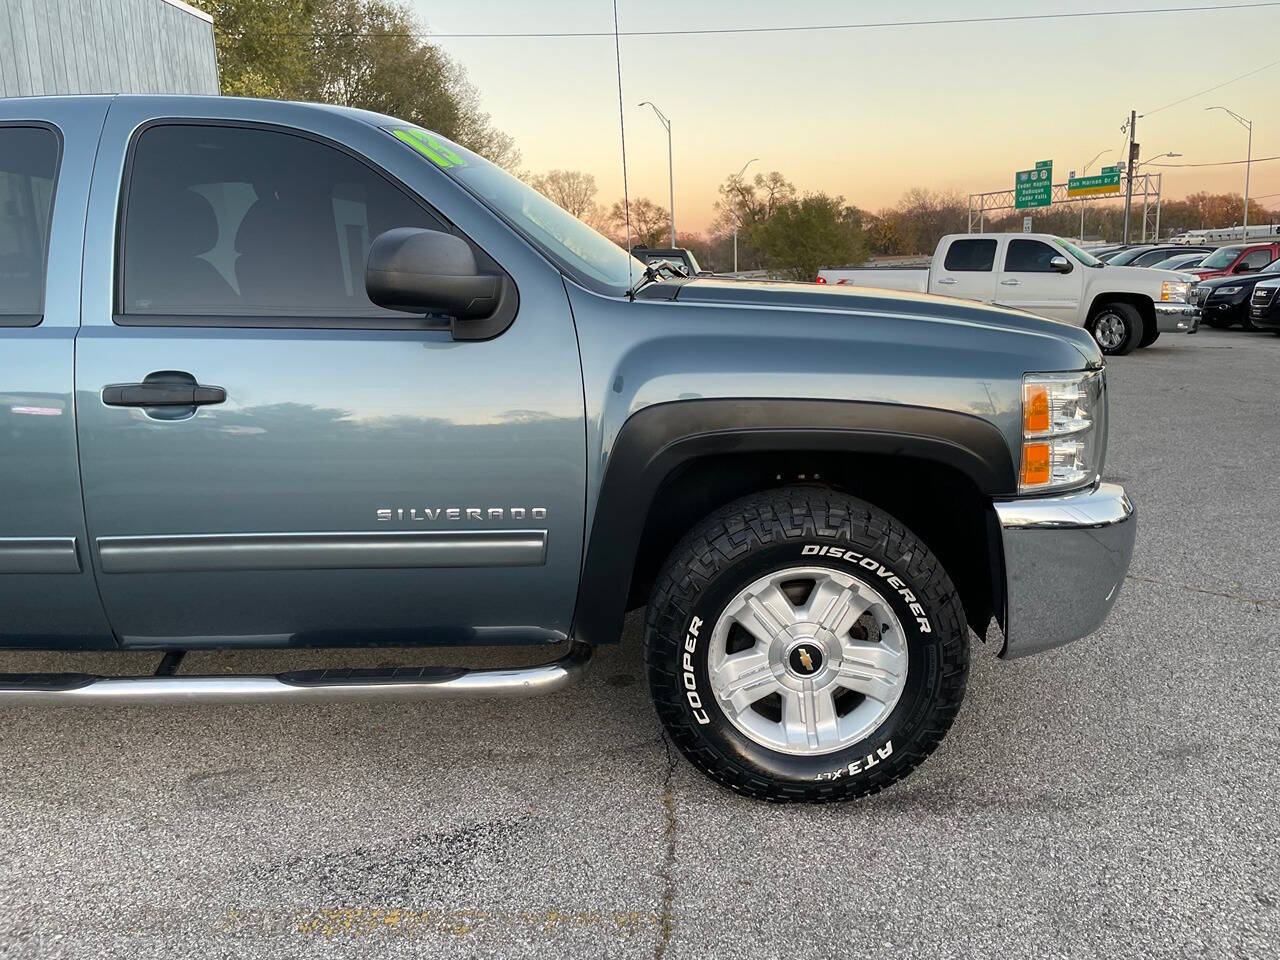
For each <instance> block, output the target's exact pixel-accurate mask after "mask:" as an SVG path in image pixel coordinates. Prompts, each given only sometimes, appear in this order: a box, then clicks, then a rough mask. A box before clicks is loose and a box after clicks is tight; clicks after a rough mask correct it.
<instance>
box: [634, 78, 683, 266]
mask: <svg viewBox="0 0 1280 960" xmlns="http://www.w3.org/2000/svg"><path fill="white" fill-rule="evenodd" d="M640 106H642V107H653V112H654V113H656V114H657V115H658V120H659V121H661V123H662V125H663V126H664V127H666V128H667V185H668V188H669V189H670V191H671V207H670V210H671V246H672V247H673V248H674V247H675V245H676V173H675V170H676V168H675V164H674V162H673V160H672V153H671V121H670V120H668V119H667V115H666V114H665V113H663V112H662V111H661V110H659V109H658V108H657V106H655V105H654V104H653V103H651V102H650V101H648V100H645V101H643V102H642V103H641V104H640Z"/></svg>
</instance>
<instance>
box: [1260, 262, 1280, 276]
mask: <svg viewBox="0 0 1280 960" xmlns="http://www.w3.org/2000/svg"><path fill="white" fill-rule="evenodd" d="M1258 272H1259V273H1280V260H1272V261H1271V262H1270V263H1268V264H1267V265H1266V266H1265V267H1263V268H1262V269H1261V270H1259V271H1258Z"/></svg>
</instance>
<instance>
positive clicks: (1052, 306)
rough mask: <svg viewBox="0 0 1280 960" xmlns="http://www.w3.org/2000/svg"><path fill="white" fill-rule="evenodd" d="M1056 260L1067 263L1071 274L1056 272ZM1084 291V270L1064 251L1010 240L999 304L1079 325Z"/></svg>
mask: <svg viewBox="0 0 1280 960" xmlns="http://www.w3.org/2000/svg"><path fill="white" fill-rule="evenodd" d="M1056 257H1061V258H1063V259H1065V260H1066V261H1067V266H1068V267H1069V268H1070V272H1068V273H1062V272H1059V271H1058V270H1055V269H1054V267H1053V265H1052V262H1053V260H1054V258H1056ZM1083 289H1084V269H1083V267H1082V266H1081V265H1080V264H1079V263H1077V262H1076V261H1075V260H1074V259H1072V258H1071V257H1069V256H1067V252H1066V251H1065V250H1063V249H1062V248H1061V247H1055V246H1051V245H1050V244H1047V243H1045V242H1044V241H1043V240H1033V239H1031V238H1022V237H1011V238H1009V243H1008V246H1007V247H1006V248H1005V253H1004V269H1003V270H1001V271H1000V284H999V287H998V292H997V294H996V301H995V302H996V303H998V304H1000V305H1001V306H1005V307H1013V308H1015V309H1017V310H1025V311H1027V312H1028V313H1035V314H1039V315H1040V316H1042V317H1048V318H1049V319H1050V320H1065V321H1066V322H1067V323H1077V322H1079V321H1078V317H1079V314H1080V297H1081V292H1082V290H1083Z"/></svg>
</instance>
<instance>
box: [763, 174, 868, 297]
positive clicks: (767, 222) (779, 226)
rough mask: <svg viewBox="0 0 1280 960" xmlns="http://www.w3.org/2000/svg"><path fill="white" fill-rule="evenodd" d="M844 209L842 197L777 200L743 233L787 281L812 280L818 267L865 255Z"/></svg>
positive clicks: (858, 260)
mask: <svg viewBox="0 0 1280 960" xmlns="http://www.w3.org/2000/svg"><path fill="white" fill-rule="evenodd" d="M846 211H847V208H846V207H845V205H844V197H833V196H830V195H829V194H825V193H806V194H804V196H802V197H800V198H799V199H788V200H782V201H779V202H778V203H777V204H776V206H775V207H774V210H773V212H772V213H771V214H770V215H769V216H768V217H767V218H765V219H763V220H761V221H760V222H759V223H756V224H755V225H754V226H752V227H751V228H750V230H749V231H748V232H749V233H750V235H751V240H752V242H753V243H754V244H755V245H756V246H757V247H758V248H759V249H760V250H761V251H762V252H763V253H764V255H765V257H766V260H767V263H768V265H769V267H770V268H771V269H773V270H776V271H777V272H779V273H781V274H783V275H784V276H787V277H789V278H791V279H793V280H812V279H814V277H816V276H817V275H818V271H819V270H820V269H822V268H823V267H835V266H845V265H847V264H851V263H861V262H862V261H863V260H865V259H866V244H865V243H864V241H863V237H862V231H861V229H860V228H859V227H858V225H857V224H856V223H855V222H854V219H853V218H852V217H850V216H849V215H848V214H847V212H846Z"/></svg>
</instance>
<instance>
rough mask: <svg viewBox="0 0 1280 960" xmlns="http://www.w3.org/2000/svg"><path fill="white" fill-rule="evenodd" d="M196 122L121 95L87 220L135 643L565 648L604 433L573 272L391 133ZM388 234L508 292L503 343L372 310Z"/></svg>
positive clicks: (210, 118) (368, 128)
mask: <svg viewBox="0 0 1280 960" xmlns="http://www.w3.org/2000/svg"><path fill="white" fill-rule="evenodd" d="M192 102H193V101H190V100H171V99H166V98H138V99H127V100H119V101H116V102H115V104H114V105H113V106H112V108H111V111H110V113H109V114H108V118H107V123H106V125H105V128H104V132H103V140H102V145H101V147H100V150H99V156H100V158H102V157H107V158H114V160H111V161H108V162H105V163H104V162H103V161H102V160H101V159H100V160H99V166H98V170H97V171H96V172H95V180H94V184H93V193H92V196H91V199H90V209H89V224H88V236H89V241H88V244H89V249H90V251H91V257H89V258H87V260H86V280H85V284H84V291H85V293H84V296H85V303H84V313H85V317H86V321H85V328H84V330H83V332H82V336H81V339H80V341H79V348H78V360H77V396H78V402H79V405H80V409H81V411H82V417H81V420H80V454H81V464H82V472H83V479H84V488H85V508H86V515H87V517H88V524H89V534H90V537H91V540H92V561H93V564H94V566H95V568H96V570H97V574H98V579H99V583H100V586H101V591H102V597H103V601H104V603H105V605H106V610H107V613H108V616H109V617H110V620H111V623H112V625H113V626H114V628H115V630H116V632H117V634H118V635H119V636H120V638H121V640H122V642H123V643H124V644H126V645H129V646H151V647H165V646H168V647H182V646H198V645H202V644H210V645H213V644H216V645H227V644H237V643H239V644H286V643H301V644H315V645H320V644H324V645H330V644H339V645H340V644H364V643H450V642H462V643H485V642H533V641H540V640H546V641H552V640H556V639H560V638H562V637H564V636H565V634H566V631H567V630H568V626H569V622H570V619H571V616H572V612H573V603H574V593H575V590H576V585H577V579H578V572H579V566H580V561H581V552H582V536H583V503H584V491H585V479H584V478H585V440H584V428H585V425H584V406H583V395H582V376H581V369H580V366H579V361H578V351H577V341H576V335H575V331H574V326H573V320H572V317H571V314H570V310H569V306H568V300H567V295H566V292H565V290H564V285H563V281H562V280H561V278H560V276H559V274H558V273H557V272H556V271H555V270H554V269H552V268H551V267H550V266H549V265H548V264H547V263H546V262H545V261H543V260H542V259H540V258H539V257H538V256H537V255H536V254H534V253H533V251H532V250H530V249H529V248H528V247H527V246H525V245H523V244H522V243H520V242H519V241H518V239H517V238H516V237H515V236H513V235H512V234H510V233H509V232H508V231H507V229H506V228H505V227H504V226H503V225H501V224H500V223H499V222H498V221H497V220H496V218H494V217H493V216H492V215H491V214H489V212H488V211H487V210H485V209H484V208H482V207H480V206H479V205H478V204H477V203H476V202H475V201H474V200H472V199H471V198H470V197H469V196H468V195H466V194H465V193H464V192H463V191H462V190H461V189H460V188H458V187H456V186H455V185H454V184H452V183H451V182H450V181H449V180H448V179H447V177H445V175H444V174H443V173H442V172H440V171H439V170H436V169H435V168H433V167H432V166H431V165H430V164H423V163H421V162H420V161H419V160H417V159H415V156H414V155H413V154H412V152H411V151H409V150H408V149H407V148H405V146H404V145H403V144H402V143H400V142H399V141H398V140H396V139H394V138H393V137H392V136H390V135H389V134H387V133H386V132H385V131H383V130H381V129H379V128H377V127H375V126H372V125H370V124H368V123H365V122H363V121H361V120H359V119H357V118H355V117H353V116H348V115H343V114H340V113H326V112H323V111H319V110H316V109H314V108H304V107H299V106H294V105H283V104H267V103H256V102H252V101H237V100H226V101H216V100H215V101H209V102H207V103H202V104H201V110H202V111H206V110H207V112H202V114H201V115H200V116H198V117H191V116H184V115H183V114H184V112H185V110H187V109H189V108H190V104H191V103H192ZM117 224H118V225H119V226H118V229H117ZM394 227H425V228H431V229H439V230H447V231H451V232H454V233H457V234H458V235H460V236H463V237H464V239H467V240H468V242H469V243H471V244H472V246H473V249H474V250H475V251H476V254H477V258H478V259H479V261H480V262H481V263H482V264H486V265H488V266H489V267H491V268H492V269H493V270H495V271H496V270H505V271H506V272H507V273H508V274H509V275H510V277H511V278H512V279H513V280H514V282H515V285H516V287H517V289H518V292H519V308H518V313H517V314H516V316H515V319H514V321H513V322H512V323H511V325H510V326H509V327H508V328H507V329H506V330H505V331H503V332H501V333H500V334H499V335H497V336H496V337H494V338H493V339H490V340H486V341H463V340H455V339H453V338H452V337H451V335H450V332H449V330H448V329H447V325H446V327H445V328H443V329H442V328H441V326H440V324H439V323H438V322H437V323H433V322H429V321H428V319H427V318H424V317H422V316H414V315H411V314H407V313H397V312H394V311H389V310H384V309H381V308H379V307H376V306H374V305H373V304H372V303H370V302H369V300H368V298H367V297H366V296H365V292H364V284H363V276H364V263H365V258H366V255H367V252H368V249H369V244H370V242H371V241H372V240H373V238H374V237H375V236H377V235H378V234H379V233H381V232H383V231H385V230H388V229H391V228H394ZM139 384H143V385H147V384H150V385H152V386H141V387H139V386H134V385H139ZM180 390H185V391H188V392H189V396H190V397H191V399H192V400H193V402H192V403H190V404H185V403H184V405H172V404H170V405H158V406H157V405H148V404H147V403H146V402H145V399H139V397H140V396H147V397H150V396H153V395H154V394H151V393H146V391H157V392H159V393H164V392H165V391H169V392H170V393H173V392H174V391H180ZM174 395H175V396H178V394H174ZM187 395H188V394H182V395H181V396H180V397H179V401H181V400H182V397H185V396H187ZM170 399H172V398H170Z"/></svg>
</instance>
